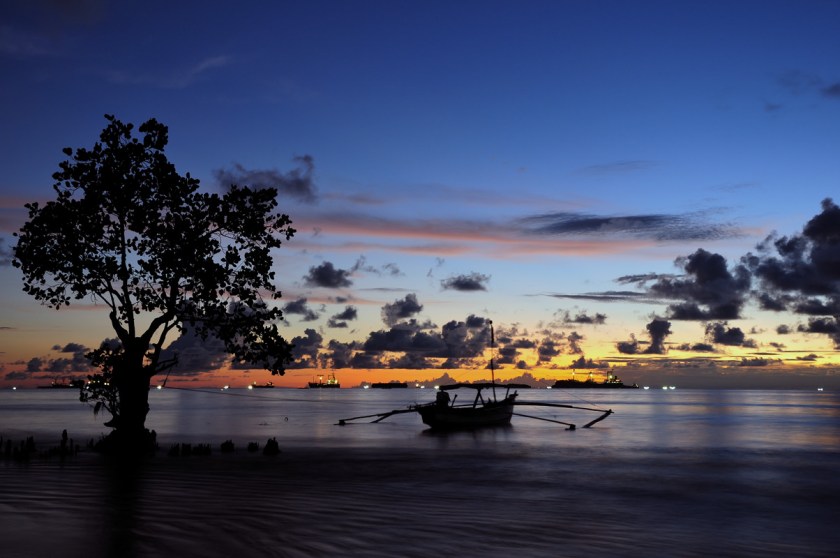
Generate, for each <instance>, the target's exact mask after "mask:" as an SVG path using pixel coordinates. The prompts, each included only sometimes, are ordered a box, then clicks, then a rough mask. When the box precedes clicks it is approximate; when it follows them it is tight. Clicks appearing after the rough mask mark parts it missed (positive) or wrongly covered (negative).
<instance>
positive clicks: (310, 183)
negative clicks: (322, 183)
mask: <svg viewBox="0 0 840 558" xmlns="http://www.w3.org/2000/svg"><path fill="white" fill-rule="evenodd" d="M294 162H295V163H297V164H298V165H299V167H298V168H296V169H292V170H290V171H289V172H287V173H282V172H280V171H278V170H277V169H268V170H249V169H246V168H245V167H243V166H242V165H240V164H239V163H236V164H234V166H233V168H232V169H219V170H215V171H213V175H214V176H215V178H216V181H217V182H218V183H219V184H220V185H221V186H222V187H229V186H230V185H232V184H236V185H239V186H250V187H252V188H258V189H263V188H276V189H277V192H278V194H279V195H281V196H288V197H292V198H296V199H298V200H300V201H303V202H307V203H314V202H315V201H317V199H318V196H317V193H316V188H315V183H314V180H313V176H312V175H313V174H314V171H315V160H314V159H313V158H312V157H311V156H310V155H303V156H298V157H295V158H294Z"/></svg>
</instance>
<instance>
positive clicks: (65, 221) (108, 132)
mask: <svg viewBox="0 0 840 558" xmlns="http://www.w3.org/2000/svg"><path fill="white" fill-rule="evenodd" d="M106 119H107V120H108V125H107V126H106V127H105V129H104V130H103V131H102V132H101V134H100V141H99V142H97V143H96V144H95V145H94V146H93V147H92V148H91V149H85V148H80V149H77V150H75V152H74V151H73V150H72V149H70V148H66V149H65V150H64V153H65V155H67V156H68V157H70V158H69V160H66V161H64V162H62V163H61V164H60V166H59V167H60V170H59V171H58V172H56V173H55V174H54V175H53V179H54V180H55V184H54V186H53V188H54V190H55V192H56V194H57V197H56V199H55V200H54V201H50V202H47V203H46V204H44V205H43V206H41V205H40V204H38V203H30V204H27V205H26V207H27V209H28V210H29V220H28V221H27V223H26V224H25V225H24V226H23V228H22V229H21V230H20V232H19V234H18V242H17V246H16V247H15V254H14V260H13V264H14V265H15V266H17V267H18V268H20V269H21V271H22V273H23V277H24V287H23V289H24V291H25V292H26V293H28V294H30V295H31V296H33V297H34V298H35V299H36V300H38V301H40V302H41V303H42V304H44V305H46V306H49V307H52V308H56V309H60V308H62V307H65V306H67V305H70V304H71V303H73V302H75V301H80V300H85V299H88V300H90V301H92V302H94V303H96V304H103V305H105V306H106V307H107V309H108V311H109V312H108V314H109V317H110V322H111V325H112V327H113V328H114V331H115V332H116V334H117V337H118V339H119V341H120V344H119V346H118V347H114V348H111V349H108V350H107V351H104V352H103V350H100V351H94V352H92V353H90V355H89V357H90V358H92V359H93V361H94V363H95V364H97V365H99V366H100V367H102V368H103V374H105V375H110V376H113V377H114V379H117V380H118V379H119V376H120V375H121V374H124V373H126V371H127V370H128V369H133V370H134V371H133V372H131V373H137V374H143V375H146V376H147V377H148V378H151V376H153V375H154V374H156V373H158V372H159V371H160V370H161V369H162V367H163V365H164V364H163V363H161V362H160V354H161V350H162V349H163V346H164V343H165V341H166V340H167V336H168V335H169V334H171V333H172V332H173V330H175V331H177V330H180V328H181V326H182V325H183V324H185V323H189V324H190V326H191V329H193V330H195V331H196V332H197V333H198V334H199V335H200V336H202V338H205V339H206V338H207V336H209V335H214V336H216V337H218V338H219V339H220V340H222V341H223V342H224V343H225V346H226V348H227V350H228V351H229V352H230V353H231V354H232V355H233V358H234V359H235V360H236V361H238V362H248V363H252V364H255V365H259V366H262V367H265V368H267V369H269V370H270V371H271V372H272V373H274V374H282V373H283V372H284V367H285V364H286V363H287V362H288V361H289V359H290V348H291V347H290V345H289V344H288V343H287V342H286V341H285V340H284V339H283V338H282V337H281V336H280V334H279V333H278V331H277V327H276V322H278V321H279V320H281V319H282V312H281V310H280V309H279V308H278V307H277V306H276V305H273V304H272V303H271V301H273V300H275V299H279V298H280V296H281V294H280V292H279V291H278V290H277V289H276V287H275V286H274V278H275V275H274V271H273V270H272V264H273V259H272V254H271V253H272V250H274V249H276V248H279V247H280V245H281V243H282V241H283V240H284V239H285V240H288V239H289V238H291V237H292V235H293V234H294V232H295V231H294V229H292V228H291V226H290V225H291V220H290V219H289V217H288V216H287V215H285V214H281V213H276V212H275V210H276V206H277V202H276V199H275V198H276V195H277V192H276V190H274V189H271V188H266V189H251V188H248V187H240V186H236V185H232V186H231V187H230V189H229V190H228V192H227V193H225V194H224V195H219V194H216V193H207V192H201V191H199V181H198V180H196V179H194V178H192V177H191V176H190V175H189V174H186V175H184V176H182V175H180V174H178V172H177V171H176V169H175V166H174V165H173V164H172V163H170V162H169V160H168V159H167V157H166V155H165V154H164V148H165V146H166V145H167V143H168V128H167V127H166V126H164V125H162V124H160V123H159V122H158V121H157V120H154V119H151V120H148V121H147V122H145V123H144V124H142V125H141V126H140V127H139V128H138V130H139V132H140V134H141V137H139V138H137V137H134V136H133V135H132V131H133V125H132V124H124V123H122V122H120V121H119V120H117V119H116V118H115V117H113V116H110V115H106ZM141 370H142V372H141ZM97 397H98V398H99V400H100V401H103V405H105V406H106V407H107V406H108V405H111V404H112V403H111V402H108V400H107V399H103V398H102V396H101V395H100V396H97Z"/></svg>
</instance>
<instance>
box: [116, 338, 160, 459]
mask: <svg viewBox="0 0 840 558" xmlns="http://www.w3.org/2000/svg"><path fill="white" fill-rule="evenodd" d="M150 382H151V377H150V376H149V374H148V371H147V370H146V368H145V367H144V366H143V354H142V353H140V354H139V356H138V355H137V354H134V355H132V354H131V353H130V352H127V353H126V354H125V355H123V359H122V362H120V363H119V365H117V366H115V367H114V376H113V383H114V387H115V388H116V389H117V393H118V394H119V411H118V413H117V415H116V416H115V417H114V421H113V426H114V431H113V432H112V433H111V435H110V436H108V438H109V441H108V442H107V446H108V447H106V448H105V449H106V451H109V452H112V453H121V454H137V453H145V452H147V451H150V450H154V445H155V440H154V434H152V433H150V432H149V431H148V430H146V415H148V414H149V387H150Z"/></svg>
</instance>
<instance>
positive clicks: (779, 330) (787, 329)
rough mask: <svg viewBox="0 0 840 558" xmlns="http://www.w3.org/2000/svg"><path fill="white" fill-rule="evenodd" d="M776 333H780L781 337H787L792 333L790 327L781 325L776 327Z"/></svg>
mask: <svg viewBox="0 0 840 558" xmlns="http://www.w3.org/2000/svg"><path fill="white" fill-rule="evenodd" d="M776 333H778V334H779V335H787V334H788V333H790V326H788V325H785V324H781V325H779V326H777V327H776Z"/></svg>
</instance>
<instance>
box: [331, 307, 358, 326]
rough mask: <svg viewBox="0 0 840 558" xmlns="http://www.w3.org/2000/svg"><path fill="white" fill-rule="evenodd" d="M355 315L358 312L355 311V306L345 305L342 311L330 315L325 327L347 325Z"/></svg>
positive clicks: (356, 315)
mask: <svg viewBox="0 0 840 558" xmlns="http://www.w3.org/2000/svg"><path fill="white" fill-rule="evenodd" d="M357 317H358V312H357V311H356V308H355V307H353V306H346V307H345V308H344V311H342V312H339V313H338V314H336V315H335V316H332V317H330V319H329V320H328V321H327V327H347V322H348V321H350V320H355V319H356V318H357Z"/></svg>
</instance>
